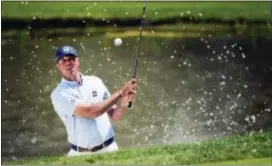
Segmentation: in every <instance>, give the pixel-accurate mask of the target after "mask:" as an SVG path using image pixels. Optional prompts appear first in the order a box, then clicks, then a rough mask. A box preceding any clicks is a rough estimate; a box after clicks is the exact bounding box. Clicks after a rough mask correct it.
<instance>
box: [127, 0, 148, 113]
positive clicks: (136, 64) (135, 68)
mask: <svg viewBox="0 0 272 166" xmlns="http://www.w3.org/2000/svg"><path fill="white" fill-rule="evenodd" d="M145 8H146V0H144V6H143V13H142V20H141V25H140V36H139V38H138V45H137V52H136V58H135V61H134V74H133V77H132V78H136V73H137V66H138V59H139V49H140V41H141V37H142V29H143V24H144V17H145ZM131 107H132V102H129V105H128V108H131Z"/></svg>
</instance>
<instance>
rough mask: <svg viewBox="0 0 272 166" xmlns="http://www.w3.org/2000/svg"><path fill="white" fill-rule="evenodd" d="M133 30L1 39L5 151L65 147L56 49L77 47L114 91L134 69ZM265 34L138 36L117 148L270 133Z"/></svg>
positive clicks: (5, 154)
mask: <svg viewBox="0 0 272 166" xmlns="http://www.w3.org/2000/svg"><path fill="white" fill-rule="evenodd" d="M136 43H137V41H136V38H135V37H127V38H124V39H123V45H122V46H120V47H115V46H114V45H113V39H109V38H106V37H104V36H102V35H97V36H89V37H80V36H79V37H60V38H51V39H49V38H45V37H44V38H39V39H30V38H26V37H24V36H21V37H15V38H12V39H9V38H2V57H1V61H2V101H1V102H2V158H3V160H10V159H18V158H22V157H26V156H49V155H59V154H65V153H66V152H67V151H68V148H69V144H68V143H67V140H66V131H65V128H64V126H63V124H62V123H61V121H60V119H59V118H58V117H57V115H56V113H55V112H54V110H53V107H52V105H51V101H50V93H51V91H52V90H53V88H55V86H56V85H57V83H58V82H59V81H60V75H59V74H58V73H57V71H56V69H55V61H54V55H55V49H56V47H57V46H59V45H63V44H67V45H72V46H75V47H76V48H77V49H78V51H79V53H80V60H81V71H82V73H84V74H89V75H97V76H99V77H101V78H102V79H103V80H104V82H105V84H106V85H107V86H108V88H109V90H110V91H111V92H114V91H115V90H117V89H118V88H119V87H121V86H122V85H123V83H124V81H125V80H127V79H128V78H129V77H131V75H132V73H133V71H132V65H133V62H134V60H133V58H134V55H135V52H136ZM271 46H272V37H271V34H270V35H268V36H265V37H261V36H259V37H258V36H257V37H254V38H252V37H247V36H236V37H234V36H231V35H228V34H226V35H225V36H220V37H216V36H213V35H212V34H210V35H203V36H201V37H196V38H190V39H186V38H180V39H179V38H160V37H145V38H144V39H143V40H142V42H141V52H142V53H141V57H140V62H139V68H138V73H137V78H138V80H139V89H138V92H137V99H136V101H135V103H134V108H133V109H132V110H129V111H128V112H127V113H126V116H125V118H124V119H123V120H122V121H120V122H119V123H116V124H114V126H115V131H116V133H117V142H118V144H119V146H120V147H121V148H124V147H136V146H148V145H154V144H168V143H178V142H179V143H182V142H192V141H197V140H203V139H212V138H215V137H220V136H226V135H231V134H238V133H245V132H250V131H258V132H260V131H272V123H271V118H272V113H271V106H272V84H271V83H272V81H271V80H272V74H271V73H272V58H271V55H272V51H271Z"/></svg>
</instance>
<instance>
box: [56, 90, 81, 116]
mask: <svg viewBox="0 0 272 166" xmlns="http://www.w3.org/2000/svg"><path fill="white" fill-rule="evenodd" d="M51 100H52V104H53V107H54V109H55V110H56V111H57V112H58V113H61V114H65V115H66V116H73V115H74V112H75V109H76V106H77V105H78V104H80V103H83V101H82V100H81V99H80V96H79V95H73V94H72V93H69V92H68V90H66V89H64V90H60V91H55V92H53V93H52V94H51Z"/></svg>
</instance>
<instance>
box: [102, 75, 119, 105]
mask: <svg viewBox="0 0 272 166" xmlns="http://www.w3.org/2000/svg"><path fill="white" fill-rule="evenodd" d="M98 79H99V81H100V83H101V84H102V86H103V88H104V89H105V92H104V96H103V100H106V99H107V98H108V97H110V96H111V93H110V91H109V89H108V88H107V86H106V85H105V84H104V82H103V81H102V80H101V79H100V78H98ZM116 107H117V106H116V104H114V105H113V106H112V107H111V108H110V110H112V109H116Z"/></svg>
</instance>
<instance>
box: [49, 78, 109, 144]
mask: <svg viewBox="0 0 272 166" xmlns="http://www.w3.org/2000/svg"><path fill="white" fill-rule="evenodd" d="M109 96H110V93H109V91H108V89H107V87H106V86H105V85H104V83H103V81H102V80H101V79H100V78H98V77H96V76H84V75H81V84H78V83H77V82H75V81H68V80H65V79H64V78H62V80H61V82H60V83H59V84H58V86H57V87H56V88H55V89H54V90H53V92H52V93H51V100H52V104H53V107H54V109H55V111H56V113H57V114H58V116H59V117H60V118H61V120H62V121H63V123H64V124H65V127H66V130H67V134H68V141H69V142H70V143H72V144H75V145H77V146H80V147H83V148H92V147H94V146H97V145H100V144H101V143H103V142H104V141H106V140H107V139H109V138H111V137H113V136H114V130H113V127H112V124H111V122H110V119H109V116H108V113H107V112H105V113H103V114H102V115H100V116H99V117H97V118H93V119H91V118H85V117H78V116H75V115H74V111H75V107H76V105H77V104H79V103H89V104H94V103H98V102H101V101H103V100H105V99H106V98H107V97H109Z"/></svg>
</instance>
